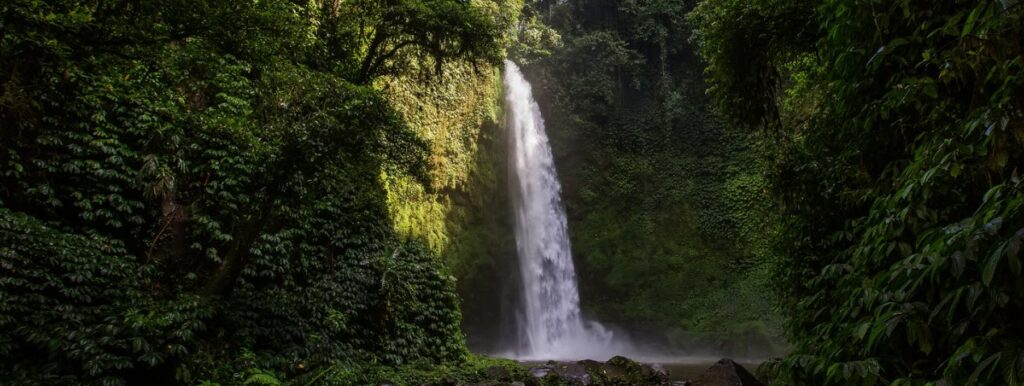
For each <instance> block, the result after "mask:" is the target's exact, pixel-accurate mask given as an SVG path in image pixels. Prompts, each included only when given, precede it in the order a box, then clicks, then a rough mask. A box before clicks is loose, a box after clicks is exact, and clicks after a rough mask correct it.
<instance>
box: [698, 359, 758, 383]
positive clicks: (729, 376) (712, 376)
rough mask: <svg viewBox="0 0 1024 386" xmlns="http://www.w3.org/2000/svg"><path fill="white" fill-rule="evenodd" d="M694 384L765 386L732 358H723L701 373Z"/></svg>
mask: <svg viewBox="0 0 1024 386" xmlns="http://www.w3.org/2000/svg"><path fill="white" fill-rule="evenodd" d="M693 386H764V384H763V383H761V381H758V380H757V378H755V377H754V375H753V374H751V373H750V372H749V371H747V369H745V368H743V366H740V365H739V364H737V363H736V362H733V360H732V359H721V360H719V361H718V362H717V363H715V364H714V365H712V366H711V367H709V368H708V369H707V370H705V371H704V373H703V374H701V375H700V377H698V378H697V379H696V380H695V381H693Z"/></svg>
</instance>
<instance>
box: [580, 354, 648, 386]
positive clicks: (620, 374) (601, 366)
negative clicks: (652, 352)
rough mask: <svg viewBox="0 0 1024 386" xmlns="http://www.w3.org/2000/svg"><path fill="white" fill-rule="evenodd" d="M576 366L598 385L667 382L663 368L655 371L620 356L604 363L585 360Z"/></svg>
mask: <svg viewBox="0 0 1024 386" xmlns="http://www.w3.org/2000/svg"><path fill="white" fill-rule="evenodd" d="M577 364H578V365H580V366H582V367H583V368H584V369H586V370H587V371H588V372H589V373H590V374H591V375H592V376H593V378H594V383H595V384H598V385H630V386H632V385H663V384H666V383H667V382H668V381H667V380H668V372H667V371H665V370H664V368H660V370H659V369H655V368H654V367H652V366H648V365H645V364H641V363H637V362H636V361H633V360H631V359H629V358H626V357H622V356H617V357H614V358H612V359H609V360H608V362H605V363H601V362H596V361H591V360H586V361H579V362H577Z"/></svg>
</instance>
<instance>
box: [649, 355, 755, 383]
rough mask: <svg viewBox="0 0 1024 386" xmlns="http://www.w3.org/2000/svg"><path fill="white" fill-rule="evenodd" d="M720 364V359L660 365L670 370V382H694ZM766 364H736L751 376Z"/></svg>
mask: <svg viewBox="0 0 1024 386" xmlns="http://www.w3.org/2000/svg"><path fill="white" fill-rule="evenodd" d="M715 362H718V359H715V360H709V361H706V362H705V361H693V362H690V361H687V362H682V363H679V362H677V363H658V364H659V365H661V366H662V367H664V368H665V370H668V379H669V380H670V381H692V380H694V379H697V377H699V376H700V375H701V374H703V373H704V371H705V370H707V369H708V367H711V366H712V365H714V364H715ZM761 363H764V361H759V360H736V364H738V365H740V366H743V367H744V368H746V369H747V371H749V372H750V373H751V374H756V373H757V367H758V366H760V365H761Z"/></svg>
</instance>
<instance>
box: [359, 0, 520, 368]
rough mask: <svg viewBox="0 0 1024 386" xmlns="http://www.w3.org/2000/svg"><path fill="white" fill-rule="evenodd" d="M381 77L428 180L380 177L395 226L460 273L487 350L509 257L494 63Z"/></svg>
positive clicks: (472, 324) (467, 322) (477, 337)
mask: <svg viewBox="0 0 1024 386" xmlns="http://www.w3.org/2000/svg"><path fill="white" fill-rule="evenodd" d="M506 7H509V8H510V9H516V10H518V6H517V7H512V6H506ZM378 87H379V88H380V89H382V90H384V92H385V93H386V94H387V96H388V98H389V99H390V100H391V101H392V102H393V104H394V106H396V109H397V110H398V111H399V112H400V113H401V115H402V116H403V117H404V118H405V120H406V122H408V124H409V126H410V128H412V129H413V130H414V131H415V132H416V133H417V134H418V135H419V136H420V137H421V138H422V139H424V140H425V141H427V143H428V146H429V148H430V155H429V160H428V173H429V176H430V180H431V181H430V183H429V185H425V184H424V183H421V182H419V181H417V180H416V179H414V178H412V177H411V176H408V175H385V176H384V178H383V179H384V181H385V185H386V190H387V193H388V194H387V201H388V208H389V211H390V213H391V217H392V218H393V219H394V228H395V230H396V231H397V232H398V233H399V234H401V235H403V236H404V237H407V238H410V239H416V240H421V241H424V242H425V243H426V244H427V245H429V247H430V249H431V250H432V251H433V252H434V253H436V254H437V255H438V256H441V258H442V259H443V260H444V264H445V266H446V267H447V269H448V273H449V274H451V275H452V276H454V277H456V278H457V283H458V290H459V294H460V297H461V299H462V310H463V315H464V318H463V319H464V323H463V324H464V328H465V331H466V332H467V335H468V338H469V344H470V346H471V347H473V348H476V349H481V350H488V349H490V348H491V344H492V343H495V341H494V339H495V338H496V337H497V336H498V335H500V334H498V331H499V330H500V328H502V325H503V322H502V318H501V314H502V313H501V309H502V307H503V306H502V301H503V299H507V298H509V297H508V296H503V292H504V291H506V287H507V286H509V285H510V284H511V283H510V282H509V280H508V279H509V275H504V274H503V273H505V272H511V271H510V269H511V268H512V267H510V266H509V264H511V262H512V259H514V257H515V255H514V253H515V245H514V239H513V236H512V228H511V223H510V218H509V214H510V209H509V203H508V197H507V196H508V194H507V193H508V186H507V176H506V172H505V164H506V158H507V157H506V151H505V142H506V133H505V129H504V118H503V116H502V108H503V102H502V86H501V73H500V71H499V70H498V69H497V68H480V67H477V68H474V67H472V66H470V65H465V64H455V65H452V66H450V67H449V68H447V69H446V70H445V72H444V73H443V75H441V76H433V75H432V78H430V79H424V77H423V76H421V75H420V74H417V73H412V72H410V73H408V74H405V75H402V76H399V77H395V78H391V79H387V80H385V81H382V82H381V84H379V85H378Z"/></svg>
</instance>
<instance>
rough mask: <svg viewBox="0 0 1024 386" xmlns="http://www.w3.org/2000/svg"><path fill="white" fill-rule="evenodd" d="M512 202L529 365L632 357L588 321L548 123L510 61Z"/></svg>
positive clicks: (521, 349)
mask: <svg viewBox="0 0 1024 386" xmlns="http://www.w3.org/2000/svg"><path fill="white" fill-rule="evenodd" d="M505 99H506V103H507V106H508V110H507V115H508V127H509V135H510V138H509V147H510V148H509V157H510V169H511V173H510V177H511V181H510V183H511V187H512V188H511V189H512V192H511V196H512V202H513V209H514V213H513V214H514V217H515V236H516V250H517V252H518V257H519V260H518V263H519V264H518V265H519V275H520V277H519V279H520V284H521V286H520V290H521V293H520V302H519V303H520V304H519V310H518V315H517V317H518V334H519V335H518V337H517V339H516V340H517V343H518V347H517V348H516V349H515V350H514V353H513V356H515V357H517V358H519V359H524V360H541V359H543V360H548V359H560V360H568V359H584V358H591V359H597V360H606V359H608V358H610V357H612V356H614V355H619V354H628V352H630V351H632V350H630V349H629V348H628V347H627V346H628V345H627V344H626V343H623V342H618V341H616V340H615V339H614V336H613V334H612V332H611V331H608V330H607V329H606V328H604V327H603V326H601V325H600V324H598V323H597V322H594V321H587V320H584V319H583V316H582V315H581V314H580V299H579V292H578V291H577V285H576V270H575V268H574V266H573V261H572V253H571V250H570V244H569V234H568V229H567V226H566V219H565V208H564V207H563V205H562V199H561V189H562V188H561V184H559V182H558V174H557V172H556V170H555V164H554V161H553V159H552V155H551V147H550V145H549V144H548V137H547V133H546V132H545V131H544V119H543V117H541V114H540V107H539V106H538V105H537V102H536V101H534V99H533V93H532V90H531V87H530V84H529V83H528V82H527V81H526V79H525V78H523V74H522V73H521V72H520V71H519V67H518V66H516V65H515V63H512V62H511V61H505Z"/></svg>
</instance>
